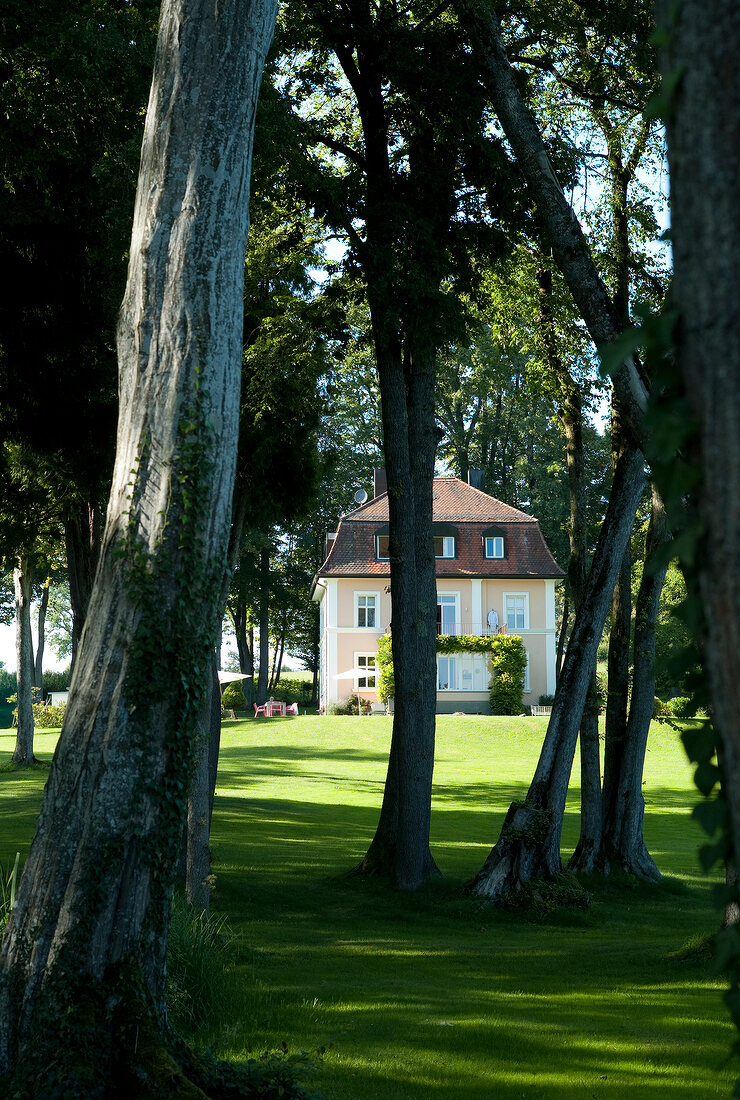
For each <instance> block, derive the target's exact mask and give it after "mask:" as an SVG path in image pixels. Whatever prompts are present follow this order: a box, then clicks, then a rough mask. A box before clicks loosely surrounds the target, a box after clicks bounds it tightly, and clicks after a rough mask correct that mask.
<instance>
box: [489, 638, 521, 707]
mask: <svg viewBox="0 0 740 1100" xmlns="http://www.w3.org/2000/svg"><path fill="white" fill-rule="evenodd" d="M491 640H492V641H493V642H494V643H495V645H493V646H492V648H491V665H492V666H493V680H492V681H491V690H490V699H491V714H520V713H521V709H522V692H523V691H524V673H525V671H526V668H527V654H526V652H525V649H524V644H523V642H522V640H521V638H519V637H518V636H517V635H516V634H503V635H498V636H497V637H496V638H493V639H491Z"/></svg>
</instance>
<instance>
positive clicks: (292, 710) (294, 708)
mask: <svg viewBox="0 0 740 1100" xmlns="http://www.w3.org/2000/svg"><path fill="white" fill-rule="evenodd" d="M285 713H286V714H295V716H296V718H297V717H298V704H297V703H289V704H288V706H287V707H286V708H285Z"/></svg>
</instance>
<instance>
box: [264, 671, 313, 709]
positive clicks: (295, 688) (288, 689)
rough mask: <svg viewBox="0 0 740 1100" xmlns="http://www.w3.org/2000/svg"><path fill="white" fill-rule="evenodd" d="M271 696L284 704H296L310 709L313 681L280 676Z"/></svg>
mask: <svg viewBox="0 0 740 1100" xmlns="http://www.w3.org/2000/svg"><path fill="white" fill-rule="evenodd" d="M273 695H274V696H275V698H276V699H282V700H283V702H285V703H298V705H299V706H301V707H310V706H311V703H312V702H313V698H312V697H313V680H300V679H298V677H293V676H281V677H280V679H279V680H278V682H277V683H276V684H275V687H274V688H273Z"/></svg>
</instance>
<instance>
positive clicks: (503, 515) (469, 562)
mask: <svg viewBox="0 0 740 1100" xmlns="http://www.w3.org/2000/svg"><path fill="white" fill-rule="evenodd" d="M433 491H434V499H433V512H434V520H435V522H442V521H444V522H446V523H452V524H454V525H455V526H456V527H457V528H458V538H457V540H456V552H457V557H455V558H438V559H437V576H438V577H548V578H559V577H562V576H564V573H563V570H562V569H561V568H560V566H559V565H558V564H557V562H556V561H555V559H554V558H553V556H552V554H551V553H550V551H549V550H548V548H547V544H546V543H545V540H544V538H543V536H542V532H541V531H540V525H539V523H538V522H537V520H536V519H534V518H533V517H532V516H528V515H527V514H526V512H520V511H519V509H517V508H512V507H510V505H508V504H504V503H503V502H502V501H500V500H496V498H495V497H491V496H488V494H487V493H482V492H481V491H480V490H479V489H474V488H473V487H472V486H471V485H467V484H466V483H465V482H464V481H461V480H460V479H459V478H457V477H435V479H434V490H433ZM387 523H388V495H387V493H383V494H382V495H381V496H379V497H376V498H375V499H374V500H370V501H368V502H367V504H362V505H360V507H359V508H355V509H354V511H352V512H348V513H347V515H346V516H343V517H342V519H341V520H340V523H339V527H338V529H337V534H336V538H335V539H334V541H333V543H332V544H331V547H330V549H329V553H328V555H327V558H326V561H325V562H324V564H323V565H322V566H321V568H320V570H319V576H322V577H337V576H339V577H368V576H380V577H387V576H389V575H390V563H389V562H387V561H377V560H376V558H375V534H376V532H378V530H379V529H380V528H382V527H383V525H384V524H387ZM492 525H499V526H501V527H502V528H503V534H504V537H505V548H506V549H505V553H506V557H505V558H503V559H492V558H486V557H484V556H483V542H482V538H483V533H484V532H485V531H487V529H488V528H489V527H491V526H492Z"/></svg>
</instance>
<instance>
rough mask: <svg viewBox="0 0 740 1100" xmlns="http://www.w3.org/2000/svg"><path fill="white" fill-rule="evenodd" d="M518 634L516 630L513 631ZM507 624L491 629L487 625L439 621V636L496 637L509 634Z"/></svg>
mask: <svg viewBox="0 0 740 1100" xmlns="http://www.w3.org/2000/svg"><path fill="white" fill-rule="evenodd" d="M511 632H512V633H516V630H512V631H511ZM508 633H509V629H508V627H507V625H506V623H499V625H498V626H497V627H491V626H489V625H488V624H487V623H453V622H441V623H440V621H439V619H438V620H437V634H438V635H451V636H453V637H460V636H463V635H475V637H483V638H487V637H492V638H493V637H495V636H496V635H497V634H508Z"/></svg>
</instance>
